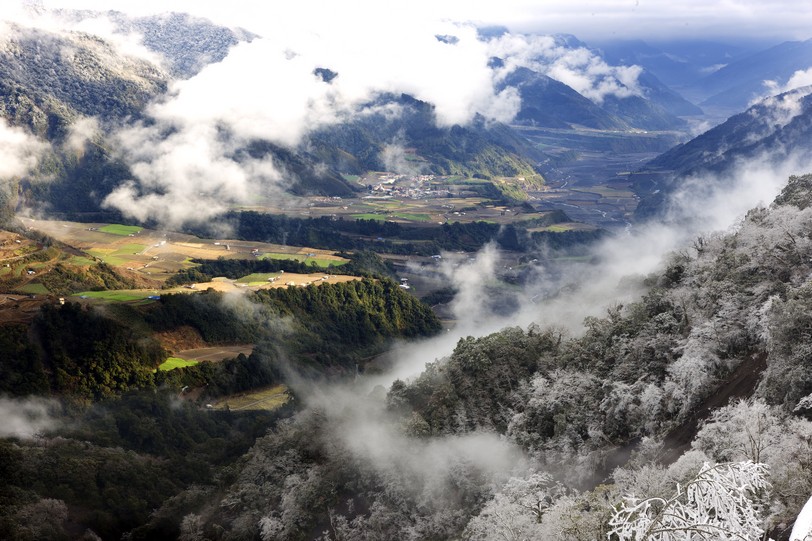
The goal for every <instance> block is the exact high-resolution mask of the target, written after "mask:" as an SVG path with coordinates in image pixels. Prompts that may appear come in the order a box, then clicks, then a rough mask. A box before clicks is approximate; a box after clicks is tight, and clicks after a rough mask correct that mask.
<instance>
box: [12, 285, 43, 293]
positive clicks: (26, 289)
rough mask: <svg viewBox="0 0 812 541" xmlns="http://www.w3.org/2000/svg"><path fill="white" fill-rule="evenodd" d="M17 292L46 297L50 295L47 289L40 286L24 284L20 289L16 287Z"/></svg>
mask: <svg viewBox="0 0 812 541" xmlns="http://www.w3.org/2000/svg"><path fill="white" fill-rule="evenodd" d="M17 291H20V292H22V293H29V294H31V295H48V294H50V293H51V292H50V291H48V288H47V287H45V286H44V285H42V284H25V285H24V286H22V287H18V288H17Z"/></svg>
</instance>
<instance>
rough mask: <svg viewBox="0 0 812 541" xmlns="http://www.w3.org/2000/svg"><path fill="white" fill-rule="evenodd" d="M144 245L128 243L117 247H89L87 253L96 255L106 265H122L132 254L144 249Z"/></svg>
mask: <svg viewBox="0 0 812 541" xmlns="http://www.w3.org/2000/svg"><path fill="white" fill-rule="evenodd" d="M146 247H147V246H146V245H145V244H135V243H130V244H124V245H123V246H119V247H117V248H91V249H90V250H88V251H87V253H89V254H90V255H92V256H94V257H98V258H99V259H101V260H102V261H104V262H105V263H107V264H108V265H124V264H125V263H126V262H127V261H129V260H130V259H131V258H132V256H133V255H135V254H138V253H140V252H142V251H144V249H145V248H146Z"/></svg>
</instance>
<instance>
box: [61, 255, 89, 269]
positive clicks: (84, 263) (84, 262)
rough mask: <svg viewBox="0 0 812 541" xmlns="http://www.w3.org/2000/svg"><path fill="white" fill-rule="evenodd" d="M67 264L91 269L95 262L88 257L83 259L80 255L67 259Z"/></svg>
mask: <svg viewBox="0 0 812 541" xmlns="http://www.w3.org/2000/svg"><path fill="white" fill-rule="evenodd" d="M68 263H69V264H71V265H76V266H81V267H92V266H93V265H95V264H96V262H95V261H94V260H92V259H90V258H89V257H83V256H80V255H75V256H73V257H71V258H70V259H68Z"/></svg>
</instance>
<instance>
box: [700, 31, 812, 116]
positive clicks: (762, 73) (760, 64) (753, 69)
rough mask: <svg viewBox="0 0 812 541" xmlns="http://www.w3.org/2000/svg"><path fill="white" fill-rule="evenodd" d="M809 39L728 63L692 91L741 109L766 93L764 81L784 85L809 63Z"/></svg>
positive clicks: (811, 56)
mask: <svg viewBox="0 0 812 541" xmlns="http://www.w3.org/2000/svg"><path fill="white" fill-rule="evenodd" d="M810 59H812V40H807V41H787V42H784V43H782V44H780V45H776V46H775V47H771V48H769V49H766V50H764V51H761V52H758V53H756V54H753V55H751V56H748V57H745V58H743V59H741V60H737V61H735V62H731V63H730V64H728V65H727V66H725V67H723V68H721V69H720V70H718V71H716V72H715V73H713V74H711V75H709V76H707V77H705V78H704V79H701V80H699V81H697V82H696V83H695V84H694V85H692V87H691V90H692V91H693V92H695V93H697V94H699V95H702V96H703V97H704V98H705V100H704V101H703V102H702V103H701V104H700V105H716V106H724V107H728V108H733V109H738V110H741V109H743V108H745V107H747V105H748V104H750V103H751V102H752V101H753V100H754V99H757V98H759V97H761V96H764V95H766V94H767V92H768V90H769V89H768V88H767V87H766V86H765V84H764V83H765V81H776V82H777V83H778V84H781V85H783V84H785V83H786V82H787V81H788V80H789V78H790V77H791V76H792V75H793V74H794V73H795V72H796V71H798V70H806V69H809V67H810V64H812V60H810Z"/></svg>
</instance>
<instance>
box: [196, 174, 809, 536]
mask: <svg viewBox="0 0 812 541" xmlns="http://www.w3.org/2000/svg"><path fill="white" fill-rule="evenodd" d="M810 202H812V176H806V177H793V178H792V179H790V182H789V185H788V187H787V189H786V190H785V191H784V192H783V193H782V195H781V196H780V197H779V198H778V199H777V200H776V202H775V203H774V204H773V205H771V206H770V207H769V208H759V209H754V210H752V211H751V212H750V213H749V214H748V215H747V217H746V218H745V220H744V221H743V222H742V224H741V226H740V227H739V228H738V230H737V231H736V232H735V233H731V234H725V235H722V234H715V235H709V236H703V237H700V238H698V239H697V240H696V242H695V243H694V245H693V246H692V247H686V248H685V249H684V250H682V251H680V252H677V253H674V254H672V255H671V256H670V257H669V259H668V261H666V262H665V267H664V268H663V270H662V271H661V272H659V273H657V274H656V275H652V276H649V277H648V278H647V284H648V288H649V292H648V293H647V294H646V295H645V296H644V297H643V298H641V299H640V300H639V301H637V302H635V303H632V304H629V305H626V306H615V307H613V308H611V309H610V310H609V312H608V314H607V315H606V316H604V317H602V318H590V319H588V320H587V321H586V322H585V324H586V329H585V332H584V333H583V334H580V335H573V336H569V335H568V334H567V333H566V332H564V331H562V330H559V329H539V328H535V327H531V328H529V329H519V328H514V329H506V330H504V331H501V332H499V333H496V334H493V335H491V336H486V337H483V338H478V339H474V338H468V339H463V340H461V341H460V343H459V344H458V345H457V348H456V349H455V351H454V353H453V354H452V355H451V356H450V357H448V358H445V359H440V360H438V361H436V362H434V363H432V364H431V365H429V366H428V367H427V370H426V371H425V372H424V373H423V374H422V375H421V376H420V377H419V378H417V379H415V380H414V381H410V382H395V383H394V384H393V385H392V387H391V388H390V389H389V390H388V392H387V393H386V395H385V396H384V395H383V393H382V392H381V391H380V390H374V391H372V392H371V393H370V394H368V395H367V396H363V397H358V396H357V393H358V392H359V391H360V389H355V390H353V391H351V393H355V394H356V396H355V397H352V396H348V395H346V394H344V393H341V392H336V393H335V394H333V395H330V396H329V398H327V399H326V401H324V402H319V401H316V402H314V403H312V406H311V407H310V408H309V409H308V410H306V411H304V412H302V413H301V414H299V415H298V416H296V417H295V418H293V419H291V420H290V421H288V422H286V423H284V424H282V425H281V426H279V427H278V428H277V429H276V430H275V431H274V432H272V433H271V434H269V435H268V436H266V437H264V438H262V439H260V440H259V441H258V442H257V444H256V445H255V446H254V448H253V449H252V451H251V452H250V453H249V455H248V457H249V458H248V462H246V464H245V466H244V467H243V469H242V472H241V473H240V474H239V476H238V477H237V479H236V480H235V482H234V484H233V485H232V486H231V487H230V488H229V489H228V491H227V493H226V495H225V496H224V497H222V498H218V499H216V500H213V501H212V502H211V505H210V506H204V507H201V508H200V509H199V510H198V511H196V512H195V513H194V514H190V515H188V516H187V517H186V518H185V519H184V523H183V528H184V532H185V535H187V536H188V538H192V537H193V536H195V535H200V536H203V537H204V538H212V539H214V538H217V539H242V538H246V537H257V536H258V537H260V538H262V539H311V538H315V537H319V536H321V537H319V538H320V539H382V540H383V539H395V538H397V539H449V538H460V537H462V538H465V539H496V538H504V539H573V540H575V539H577V540H591V539H600V538H605V537H606V534H607V532H608V531H609V530H610V525H609V521H610V518H611V517H612V513H613V508H612V506H613V505H617V504H619V503H620V502H621V501H623V498H624V496H627V495H634V496H636V497H637V498H647V497H655V496H657V497H668V495H669V494H672V493H673V491H674V490H676V483H683V484H685V483H688V482H690V481H691V479H693V478H694V477H695V476H697V475H699V470H700V466H701V465H702V463H703V462H708V463H711V464H713V463H714V462H720V461H744V460H748V459H749V460H752V461H754V462H763V463H766V465H767V467H768V468H769V474H768V477H767V479H768V481H769V483H770V484H771V489H770V490H769V491H763V490H762V491H761V492H757V493H754V494H753V495H750V496H747V498H756V500H755V503H754V504H753V505H755V507H754V508H755V509H757V510H758V522H757V523H756V526H753V528H756V527H757V528H762V529H763V530H770V531H772V532H773V535H774V536H781V535H782V532H783V535H786V533H787V530H786V529H785V528H786V524H788V523H789V522H790V521H791V520H792V519H793V517H794V516H795V514H797V512H798V511H799V509H800V507H801V506H802V505H803V503H804V501H805V500H806V499H807V497H808V495H809V494H810V493H812V475H810V474H809V473H808V472H809V471H810V466H812V464H810V456H812V423H810V422H809V421H808V420H807V419H806V418H805V417H804V415H805V414H808V413H809V409H807V408H808V406H806V405H805V404H806V403H807V402H808V400H807V401H803V400H802V399H804V397H808V396H809V395H810V394H811V393H812V378H810V377H809V373H810V370H809V367H808V366H807V365H808V362H807V361H808V359H807V356H806V354H805V348H806V344H805V340H798V339H797V338H798V337H803V336H805V333H806V329H807V327H808V319H809V317H808V313H810V308H812V306H810V305H809V302H810V299H812V296H811V295H809V291H808V284H807V277H808V276H809V273H810V271H812V267H811V266H810V261H811V260H812V237H810V231H812V207H810V206H809V205H810ZM728 400H730V405H727V403H728ZM711 406H712V407H713V408H721V409H713V410H712V411H709V409H708V408H709V407H711ZM722 406H724V407H722ZM697 422H698V423H699V425H698V428H697ZM691 427H693V428H691ZM697 430H698V431H697ZM372 434H375V439H374V440H369V439H368V438H369V436H370V435H372ZM520 457H523V458H520ZM438 463H440V464H441V465H438ZM702 475H706V474H702ZM258 480H261V481H258ZM748 501H749V500H748ZM237 502H239V503H237ZM471 517H474V518H473V519H471ZM782 525H783V526H782ZM782 528H783V529H782ZM751 531H754V530H751ZM216 532H220V533H216ZM779 538H780V537H779Z"/></svg>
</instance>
